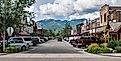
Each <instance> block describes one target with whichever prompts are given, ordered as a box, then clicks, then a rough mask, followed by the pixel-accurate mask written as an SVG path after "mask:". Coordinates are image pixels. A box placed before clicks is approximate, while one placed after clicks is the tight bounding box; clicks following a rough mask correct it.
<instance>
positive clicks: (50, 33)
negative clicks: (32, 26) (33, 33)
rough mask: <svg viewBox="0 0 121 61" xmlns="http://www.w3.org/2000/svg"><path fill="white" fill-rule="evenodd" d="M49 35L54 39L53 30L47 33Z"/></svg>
mask: <svg viewBox="0 0 121 61" xmlns="http://www.w3.org/2000/svg"><path fill="white" fill-rule="evenodd" d="M47 35H48V36H50V37H54V36H55V33H54V31H53V30H51V29H49V30H48V32H47Z"/></svg>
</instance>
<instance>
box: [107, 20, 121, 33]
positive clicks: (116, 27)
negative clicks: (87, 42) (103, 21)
mask: <svg viewBox="0 0 121 61" xmlns="http://www.w3.org/2000/svg"><path fill="white" fill-rule="evenodd" d="M109 25H110V27H111V30H110V31H118V30H119V29H120V28H121V27H120V26H121V22H112V23H109Z"/></svg>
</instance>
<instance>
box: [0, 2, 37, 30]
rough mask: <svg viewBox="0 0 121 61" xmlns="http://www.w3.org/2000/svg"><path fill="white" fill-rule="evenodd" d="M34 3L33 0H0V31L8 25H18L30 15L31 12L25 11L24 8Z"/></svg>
mask: <svg viewBox="0 0 121 61" xmlns="http://www.w3.org/2000/svg"><path fill="white" fill-rule="evenodd" d="M34 3H35V0H0V7H1V8H0V22H1V23H0V26H1V27H0V29H1V32H3V31H5V30H6V28H7V27H9V26H12V27H14V28H16V27H19V26H20V25H21V21H22V20H23V21H25V20H27V17H31V16H32V14H33V13H31V12H28V11H25V8H26V7H30V6H31V5H32V4H34ZM31 18H32V17H31Z"/></svg>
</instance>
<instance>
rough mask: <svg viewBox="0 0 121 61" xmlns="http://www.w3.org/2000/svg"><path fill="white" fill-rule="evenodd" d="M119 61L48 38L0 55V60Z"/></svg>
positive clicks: (118, 60) (118, 59) (118, 58)
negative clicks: (19, 49) (14, 52)
mask: <svg viewBox="0 0 121 61" xmlns="http://www.w3.org/2000/svg"><path fill="white" fill-rule="evenodd" d="M89 60H90V61H120V60H121V58H120V57H117V58H116V57H107V56H100V55H95V54H88V53H85V52H84V51H83V50H82V49H77V48H74V47H72V46H70V45H69V44H68V43H66V42H58V41H57V40H50V41H48V42H46V43H43V44H39V45H38V46H36V47H32V49H30V50H29V51H24V52H21V53H16V54H8V55H4V56H0V61H89Z"/></svg>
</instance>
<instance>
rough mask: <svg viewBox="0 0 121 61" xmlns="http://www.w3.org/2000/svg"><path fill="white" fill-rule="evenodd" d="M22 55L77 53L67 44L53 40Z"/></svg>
mask: <svg viewBox="0 0 121 61" xmlns="http://www.w3.org/2000/svg"><path fill="white" fill-rule="evenodd" d="M24 53H40V54H48V53H51V54H52V53H54V54H55V53H79V52H78V51H77V50H75V49H73V47H72V46H69V45H68V44H67V43H65V42H58V41H57V40H56V39H55V40H50V41H48V42H46V43H43V44H39V45H38V47H37V48H35V49H34V50H30V51H26V52H24ZM81 54H83V53H81Z"/></svg>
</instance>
